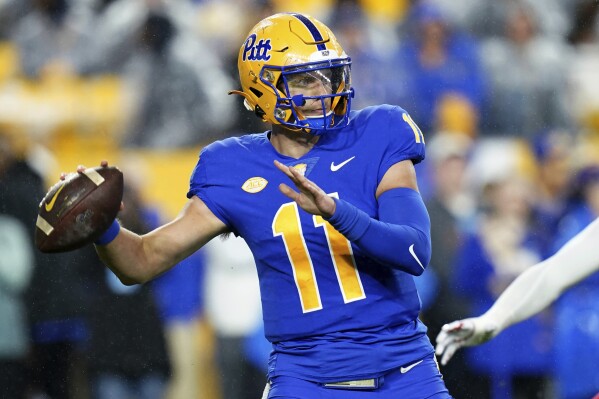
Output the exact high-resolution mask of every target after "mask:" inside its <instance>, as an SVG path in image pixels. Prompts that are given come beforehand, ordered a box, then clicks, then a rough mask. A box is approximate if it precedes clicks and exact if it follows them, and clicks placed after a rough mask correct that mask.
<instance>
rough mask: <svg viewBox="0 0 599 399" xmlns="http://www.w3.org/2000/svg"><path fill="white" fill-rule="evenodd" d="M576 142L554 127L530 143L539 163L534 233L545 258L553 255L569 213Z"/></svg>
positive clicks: (536, 175) (537, 167)
mask: <svg viewBox="0 0 599 399" xmlns="http://www.w3.org/2000/svg"><path fill="white" fill-rule="evenodd" d="M574 142H575V138H574V137H573V135H571V134H567V133H565V132H562V131H556V130H554V131H547V132H542V133H541V134H539V135H538V136H537V137H534V138H533V139H532V140H531V143H530V145H531V149H532V154H533V155H534V161H535V164H536V165H535V166H536V173H535V179H534V185H535V192H536V199H535V203H534V205H533V210H532V218H531V219H532V224H533V229H534V232H535V233H534V234H535V235H536V236H537V239H538V240H540V243H541V245H542V253H543V259H545V258H547V257H549V256H550V255H551V254H553V251H554V248H553V246H554V240H555V237H556V234H557V229H558V226H559V223H560V221H561V219H562V217H563V216H564V213H565V212H566V206H567V199H568V198H567V197H568V189H569V185H570V181H571V180H572V178H573V172H574V169H573V159H572V158H573V155H572V145H573V143H574Z"/></svg>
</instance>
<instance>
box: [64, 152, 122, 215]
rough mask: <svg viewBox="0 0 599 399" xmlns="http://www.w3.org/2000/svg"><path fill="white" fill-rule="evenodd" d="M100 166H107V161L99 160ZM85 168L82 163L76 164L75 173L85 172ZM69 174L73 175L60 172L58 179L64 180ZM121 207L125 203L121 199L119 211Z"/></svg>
mask: <svg viewBox="0 0 599 399" xmlns="http://www.w3.org/2000/svg"><path fill="white" fill-rule="evenodd" d="M100 166H101V167H103V168H107V167H108V161H101V162H100ZM85 169H87V168H86V167H85V166H84V165H78V166H77V172H76V173H79V174H81V173H83V172H85ZM70 175H74V173H66V172H62V173H61V174H60V180H66V179H67V178H68V177H69V176H70ZM123 209H125V203H124V202H123V201H121V207H120V209H119V211H122V210H123Z"/></svg>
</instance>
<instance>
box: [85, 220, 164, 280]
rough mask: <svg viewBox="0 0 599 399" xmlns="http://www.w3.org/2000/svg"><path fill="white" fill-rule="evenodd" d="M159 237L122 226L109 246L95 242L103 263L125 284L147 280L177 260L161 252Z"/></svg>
mask: <svg viewBox="0 0 599 399" xmlns="http://www.w3.org/2000/svg"><path fill="white" fill-rule="evenodd" d="M156 241H157V237H153V236H152V235H151V233H150V234H148V235H145V236H140V235H137V234H135V233H133V232H131V231H129V230H127V229H124V228H121V230H120V231H119V234H118V235H117V236H116V238H115V239H114V240H113V241H112V242H110V243H109V244H107V245H96V251H97V252H98V255H99V256H100V259H101V260H102V262H104V264H105V265H106V266H107V267H108V268H110V270H112V271H113V273H114V274H115V275H116V276H117V277H118V278H119V279H120V280H121V282H122V283H123V284H126V285H133V284H141V283H145V282H147V281H149V280H151V279H153V278H154V277H156V276H158V275H159V274H161V273H163V272H164V271H166V270H167V269H168V268H170V267H171V266H172V265H173V264H174V263H175V262H174V261H169V260H168V257H167V256H166V255H161V253H160V252H159V251H157V250H156V249H155V248H157V244H158V243H157V242H156Z"/></svg>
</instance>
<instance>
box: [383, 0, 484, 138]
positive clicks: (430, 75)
mask: <svg viewBox="0 0 599 399" xmlns="http://www.w3.org/2000/svg"><path fill="white" fill-rule="evenodd" d="M405 20H406V24H405V25H404V28H405V32H404V36H403V37H402V38H401V39H402V40H401V43H400V47H399V49H398V50H397V52H396V53H395V54H394V56H393V58H392V59H391V62H392V65H393V72H394V76H393V79H389V80H388V81H387V84H388V85H389V88H388V90H389V91H388V93H389V97H388V98H387V101H388V102H390V103H391V104H402V106H403V107H404V108H405V109H406V110H407V111H408V112H410V114H411V115H412V117H413V118H414V121H416V123H418V125H419V126H420V128H421V129H422V130H423V131H424V132H429V131H431V130H432V129H433V127H434V121H435V119H436V118H435V116H436V113H437V108H438V105H439V103H440V102H441V101H442V100H443V98H444V97H445V96H447V95H460V96H462V97H464V98H465V99H467V100H468V101H469V102H470V103H471V104H472V106H473V107H474V109H475V110H476V111H477V112H480V109H481V107H482V105H483V103H484V101H485V97H486V80H487V77H486V76H485V73H484V70H483V69H482V66H481V60H480V58H479V49H478V43H477V42H476V41H474V40H473V39H472V38H471V37H469V36H468V35H467V34H465V33H463V32H460V31H459V30H457V29H456V28H455V27H454V26H452V25H451V24H450V21H449V20H448V19H447V18H446V16H445V15H444V14H443V12H442V11H441V9H440V8H438V7H437V6H436V5H434V4H433V3H430V2H428V1H421V2H418V3H416V4H415V5H414V6H413V7H412V9H411V10H410V13H409V14H408V16H407V17H406V19H405Z"/></svg>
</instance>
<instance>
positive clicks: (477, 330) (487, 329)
mask: <svg viewBox="0 0 599 399" xmlns="http://www.w3.org/2000/svg"><path fill="white" fill-rule="evenodd" d="M497 333H498V331H497V326H496V325H495V324H494V323H491V322H490V321H488V320H486V319H485V318H483V317H472V318H469V319H464V320H458V321H454V322H452V323H449V324H445V325H444V326H443V327H442V328H441V332H440V333H439V335H437V347H436V348H435V353H436V355H437V356H441V364H442V365H444V366H445V365H446V364H447V363H448V362H449V360H451V358H452V356H453V355H454V354H455V353H456V351H457V350H458V349H460V348H462V347H464V346H475V345H480V344H482V343H485V342H487V341H488V340H490V339H491V338H493V337H494V336H495V335H497Z"/></svg>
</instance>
